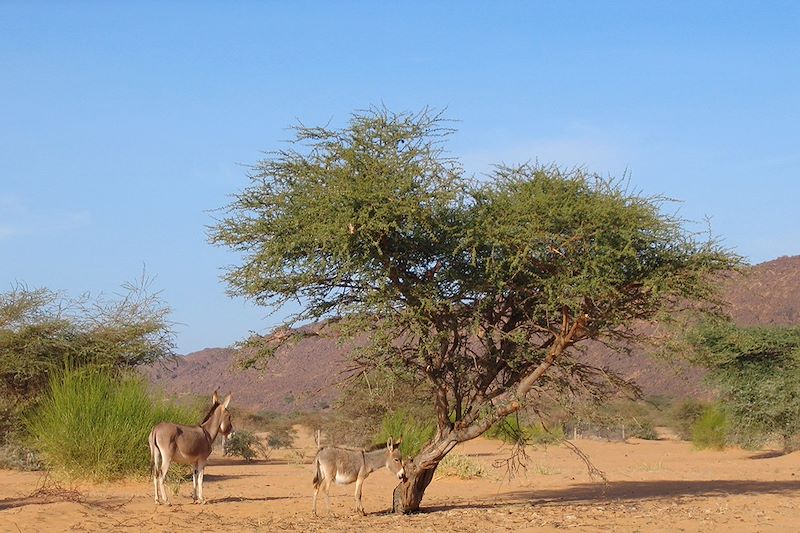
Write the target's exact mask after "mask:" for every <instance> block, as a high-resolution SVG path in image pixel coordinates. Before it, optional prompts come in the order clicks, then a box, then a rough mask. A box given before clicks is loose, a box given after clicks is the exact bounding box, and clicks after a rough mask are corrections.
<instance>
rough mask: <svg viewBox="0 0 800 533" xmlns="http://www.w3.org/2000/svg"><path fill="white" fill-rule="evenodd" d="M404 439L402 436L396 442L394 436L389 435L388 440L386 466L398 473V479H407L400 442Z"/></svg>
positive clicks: (393, 472)
mask: <svg viewBox="0 0 800 533" xmlns="http://www.w3.org/2000/svg"><path fill="white" fill-rule="evenodd" d="M402 441H403V439H402V438H401V439H397V442H395V441H394V439H393V438H391V437H389V440H388V441H387V442H386V468H388V469H389V472H391V473H392V474H394V475H396V476H397V479H400V480H402V481H405V479H406V473H405V470H404V469H403V457H402V456H401V455H400V443H401V442H402Z"/></svg>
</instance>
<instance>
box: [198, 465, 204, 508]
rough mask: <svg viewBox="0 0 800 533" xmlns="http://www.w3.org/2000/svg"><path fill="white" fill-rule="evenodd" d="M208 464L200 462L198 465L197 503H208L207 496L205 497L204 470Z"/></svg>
mask: <svg viewBox="0 0 800 533" xmlns="http://www.w3.org/2000/svg"><path fill="white" fill-rule="evenodd" d="M205 468H206V465H204V464H198V465H197V503H206V500H205V498H203V470H205Z"/></svg>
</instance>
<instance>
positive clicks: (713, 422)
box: [692, 406, 728, 450]
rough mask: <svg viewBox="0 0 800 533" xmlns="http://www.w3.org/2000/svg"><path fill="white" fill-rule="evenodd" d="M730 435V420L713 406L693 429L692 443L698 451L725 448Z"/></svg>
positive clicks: (698, 420) (723, 412)
mask: <svg viewBox="0 0 800 533" xmlns="http://www.w3.org/2000/svg"><path fill="white" fill-rule="evenodd" d="M727 435H728V420H727V417H726V416H725V411H723V410H722V409H721V408H720V407H718V406H711V407H709V408H708V409H706V410H705V412H704V413H703V415H702V416H701V417H700V418H698V419H697V422H695V424H694V427H693V428H692V442H693V443H694V445H695V447H697V448H698V449H701V450H702V449H705V448H713V449H715V450H722V449H723V448H725V444H726V442H727Z"/></svg>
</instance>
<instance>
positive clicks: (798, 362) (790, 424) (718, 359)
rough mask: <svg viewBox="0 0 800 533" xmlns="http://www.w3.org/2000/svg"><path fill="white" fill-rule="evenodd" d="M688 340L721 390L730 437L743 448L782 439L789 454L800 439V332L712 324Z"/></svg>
mask: <svg viewBox="0 0 800 533" xmlns="http://www.w3.org/2000/svg"><path fill="white" fill-rule="evenodd" d="M687 337H688V339H689V344H690V346H691V347H692V348H693V349H694V355H693V357H694V360H695V362H697V363H699V364H701V365H703V366H705V367H706V368H708V369H709V371H710V373H709V377H710V379H711V381H712V383H714V384H715V385H716V386H717V387H718V389H719V392H720V402H721V403H722V406H723V408H724V410H725V413H726V414H727V415H728V419H729V422H730V424H729V428H730V432H731V433H732V434H731V435H730V437H732V438H733V440H736V441H739V442H741V443H743V444H757V443H758V444H760V442H761V441H763V440H764V439H765V438H769V437H780V438H781V439H783V442H784V448H785V449H786V450H787V451H789V450H790V449H791V447H792V446H791V443H792V437H794V436H796V435H798V434H800V327H786V326H755V327H737V326H736V325H735V324H733V323H732V322H730V321H726V320H711V321H704V322H702V323H701V324H699V325H698V326H696V327H695V328H693V329H692V330H691V331H690V332H689V333H688V335H687Z"/></svg>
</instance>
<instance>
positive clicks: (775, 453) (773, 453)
mask: <svg viewBox="0 0 800 533" xmlns="http://www.w3.org/2000/svg"><path fill="white" fill-rule="evenodd" d="M784 455H788V453H786V452H782V451H780V450H766V451H763V452H759V453H757V454H755V455H751V456H750V457H749V458H748V459H774V458H775V457H783V456H784Z"/></svg>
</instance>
